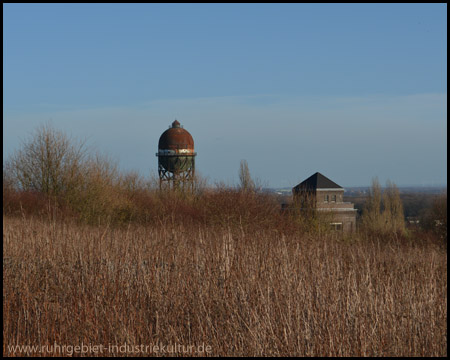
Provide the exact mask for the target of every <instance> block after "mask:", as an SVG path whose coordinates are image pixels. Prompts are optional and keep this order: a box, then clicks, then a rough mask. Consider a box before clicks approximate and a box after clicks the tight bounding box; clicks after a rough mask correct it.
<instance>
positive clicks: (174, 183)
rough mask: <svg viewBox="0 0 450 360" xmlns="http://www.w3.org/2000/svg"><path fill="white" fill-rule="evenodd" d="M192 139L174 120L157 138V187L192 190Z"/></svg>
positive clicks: (193, 166) (193, 170) (194, 154)
mask: <svg viewBox="0 0 450 360" xmlns="http://www.w3.org/2000/svg"><path fill="white" fill-rule="evenodd" d="M196 155H197V153H196V152H194V139H193V138H192V136H191V134H189V132H188V131H187V130H185V129H184V128H183V127H182V126H181V125H180V123H179V122H178V121H177V120H175V121H174V122H173V123H172V126H171V127H169V128H168V129H167V130H166V131H164V132H163V133H162V135H161V137H160V138H159V143H158V152H157V154H156V156H157V157H158V173H159V187H160V189H162V188H169V189H179V188H181V189H185V188H186V187H187V188H189V189H190V190H193V185H194V175H195V156H196Z"/></svg>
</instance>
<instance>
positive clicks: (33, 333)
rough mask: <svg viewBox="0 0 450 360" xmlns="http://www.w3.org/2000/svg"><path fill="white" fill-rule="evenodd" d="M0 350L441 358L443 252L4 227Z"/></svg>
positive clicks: (242, 233) (216, 235)
mask: <svg viewBox="0 0 450 360" xmlns="http://www.w3.org/2000/svg"><path fill="white" fill-rule="evenodd" d="M3 344H4V345H3V355H4V356H19V355H22V356H23V355H31V356H61V355H70V352H69V351H71V352H72V351H74V352H73V356H80V355H81V356H113V355H116V356H117V355H120V356H160V355H162V356H165V355H182V356H197V355H208V356H232V355H234V356H256V355H263V356H272V355H278V356H288V355H289V356H446V355H447V251H446V247H443V246H439V244H438V243H436V242H433V241H423V242H417V241H412V240H408V239H405V238H400V239H399V238H397V239H396V238H395V237H393V238H392V239H381V238H377V237H370V238H365V237H364V236H363V235H359V236H356V235H355V236H353V237H352V238H340V237H336V236H334V235H333V234H330V233H325V234H321V235H319V234H315V235H314V234H308V233H303V234H301V233H295V232H286V233H283V232H282V231H279V230H276V229H273V230H270V229H268V228H264V227H262V228H261V229H258V228H257V227H256V228H252V229H250V228H244V227H242V226H238V225H233V226H226V225H220V224H215V225H207V224H202V223H200V222H199V223H197V224H191V225H186V224H185V223H183V222H179V223H177V222H172V223H171V224H167V223H166V224H165V223H160V224H147V225H143V224H137V223H136V224H133V223H130V225H129V226H125V227H108V226H104V225H102V226H88V225H80V224H75V223H72V222H70V221H51V220H45V221H44V220H42V219H41V220H40V219H39V218H38V217H31V216H30V217H28V216H24V217H5V216H4V218H3ZM82 344H83V346H87V345H88V346H90V347H91V348H90V350H89V351H87V350H86V348H81V350H80V351H79V352H78V353H76V346H81V345H82ZM125 344H126V345H127V346H128V347H124V345H125ZM24 345H29V346H37V348H35V349H30V348H20V347H19V346H24ZM180 345H181V346H180ZM200 345H203V348H201V347H200ZM46 346H47V347H46ZM64 346H65V347H64ZM101 346H103V347H101ZM111 346H112V347H111ZM114 346H116V347H115V348H114ZM119 346H122V348H118V347H119ZM155 346H157V347H156V348H155ZM188 346H191V348H188ZM192 346H195V347H194V348H192ZM206 347H207V349H208V351H204V352H202V350H204V349H205V348H206ZM83 349H84V350H85V351H84V352H83ZM175 349H176V350H175ZM192 349H194V350H197V352H196V351H191V350H192ZM188 350H189V351H188ZM199 351H200V352H199Z"/></svg>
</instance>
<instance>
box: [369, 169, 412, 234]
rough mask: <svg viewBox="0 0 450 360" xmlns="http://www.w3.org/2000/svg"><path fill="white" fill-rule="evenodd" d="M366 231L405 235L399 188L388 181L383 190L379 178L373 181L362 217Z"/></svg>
mask: <svg viewBox="0 0 450 360" xmlns="http://www.w3.org/2000/svg"><path fill="white" fill-rule="evenodd" d="M361 226H362V228H363V229H364V230H367V231H371V232H381V233H400V234H404V233H405V217H404V211H403V204H402V201H401V199H400V193H399V191H398V188H397V186H396V185H395V184H394V183H393V182H391V181H390V180H388V181H387V182H386V188H385V189H384V191H382V190H381V186H380V183H379V181H378V179H377V178H375V179H373V180H372V187H371V188H370V189H369V194H368V198H367V200H366V204H365V207H364V211H363V213H362V216H361Z"/></svg>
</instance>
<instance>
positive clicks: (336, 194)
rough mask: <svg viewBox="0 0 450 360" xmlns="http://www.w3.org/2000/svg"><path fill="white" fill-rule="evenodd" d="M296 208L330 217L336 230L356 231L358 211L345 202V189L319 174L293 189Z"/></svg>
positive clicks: (331, 223)
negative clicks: (318, 212) (323, 213)
mask: <svg viewBox="0 0 450 360" xmlns="http://www.w3.org/2000/svg"><path fill="white" fill-rule="evenodd" d="M292 193H293V195H294V204H295V206H298V207H300V208H301V209H304V210H308V209H314V210H316V211H321V212H322V211H323V212H325V213H326V214H327V215H330V218H329V221H330V225H331V226H332V227H333V229H335V230H339V231H344V232H352V231H354V230H355V229H356V211H357V210H356V209H355V208H354V206H353V204H352V203H350V202H344V189H343V188H342V187H341V186H339V185H338V184H336V183H335V182H333V181H331V180H330V179H328V178H327V177H325V176H324V175H322V174H321V173H319V172H316V173H315V174H314V175H311V176H310V177H309V178H307V179H306V180H305V181H303V182H301V183H300V184H298V185H297V186H295V187H294V188H292Z"/></svg>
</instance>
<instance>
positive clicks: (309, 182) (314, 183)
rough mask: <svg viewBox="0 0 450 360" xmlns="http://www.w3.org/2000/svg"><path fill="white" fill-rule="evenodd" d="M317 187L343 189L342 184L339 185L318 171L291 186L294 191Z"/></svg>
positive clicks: (315, 188)
mask: <svg viewBox="0 0 450 360" xmlns="http://www.w3.org/2000/svg"><path fill="white" fill-rule="evenodd" d="M317 189H343V188H342V186H339V185H338V184H336V183H335V182H334V181H331V180H330V179H328V178H327V177H326V176H324V175H322V174H321V173H319V172H316V173H315V174H314V175H311V176H310V177H309V178H307V179H306V180H305V181H302V182H301V183H300V184H298V185H297V186H295V187H294V188H293V190H294V191H296V192H297V191H300V190H317Z"/></svg>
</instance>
